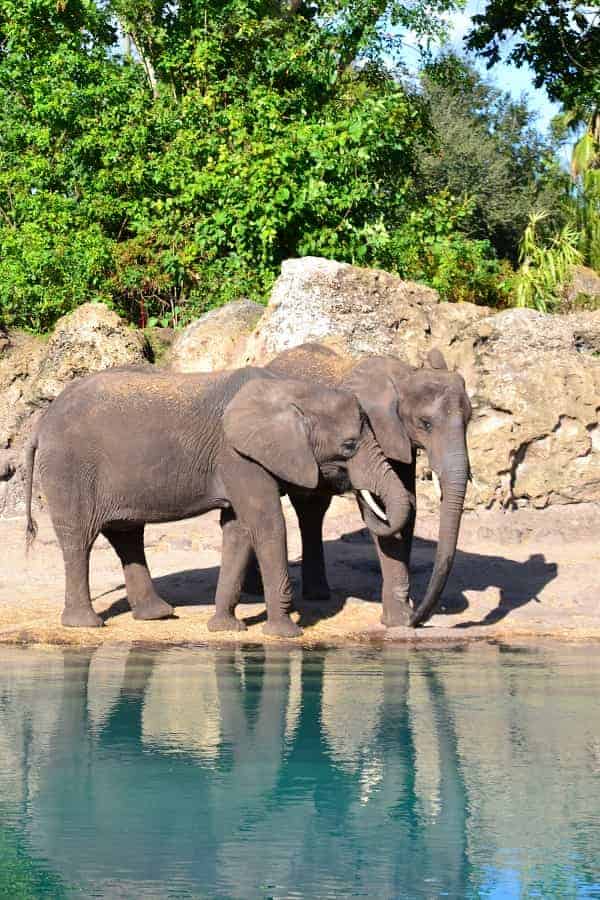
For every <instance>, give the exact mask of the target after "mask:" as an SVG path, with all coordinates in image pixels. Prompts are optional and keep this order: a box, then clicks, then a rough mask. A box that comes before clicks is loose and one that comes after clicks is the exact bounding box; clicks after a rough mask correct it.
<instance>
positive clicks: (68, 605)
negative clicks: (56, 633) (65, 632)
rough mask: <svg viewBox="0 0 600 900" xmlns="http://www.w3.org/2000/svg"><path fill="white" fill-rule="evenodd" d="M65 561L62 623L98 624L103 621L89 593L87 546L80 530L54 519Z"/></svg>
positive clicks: (67, 624)
mask: <svg viewBox="0 0 600 900" xmlns="http://www.w3.org/2000/svg"><path fill="white" fill-rule="evenodd" d="M55 530H56V535H57V537H58V542H59V544H60V547H61V550H62V554H63V560H64V563H65V608H64V610H63V613H62V616H61V623H62V624H63V625H66V626H69V627H72V628H99V627H101V626H102V625H103V624H104V622H103V621H102V619H101V618H100V616H98V615H97V614H96V613H95V612H94V609H93V607H92V598H91V596H90V550H91V548H92V543H93V541H90V542H87V543H84V542H83V541H82V539H81V535H80V534H79V533H74V532H72V531H71V529H69V528H68V527H66V526H62V525H60V524H57V523H55Z"/></svg>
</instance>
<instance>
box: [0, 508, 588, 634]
mask: <svg viewBox="0 0 600 900" xmlns="http://www.w3.org/2000/svg"><path fill="white" fill-rule="evenodd" d="M286 516H287V519H288V530H289V545H290V559H291V560H292V568H291V571H292V575H293V578H294V582H295V586H296V588H297V587H298V583H299V571H300V570H299V566H298V564H297V559H298V555H299V535H298V529H297V526H296V523H295V520H294V517H293V513H291V510H290V509H289V508H286ZM38 522H39V526H40V528H39V535H38V539H37V541H36V544H35V545H34V548H33V550H32V551H31V553H30V555H29V558H26V557H25V548H24V539H23V534H24V520H23V519H22V518H12V519H3V520H0V547H1V548H2V553H1V560H0V644H2V643H3V644H45V645H62V646H65V645H68V646H73V647H78V646H98V645H100V644H121V643H128V644H130V643H133V644H135V645H136V646H140V647H148V648H149V647H165V646H201V645H207V644H211V645H215V644H221V645H225V644H231V643H243V644H263V643H269V644H272V643H273V642H276V643H277V644H280V645H282V646H283V645H286V644H288V645H292V643H293V646H306V647H317V646H343V645H353V644H362V645H364V644H366V643H368V644H370V645H377V644H379V643H386V644H388V643H389V642H394V643H399V644H408V645H410V646H414V647H420V646H427V647H431V646H436V645H439V646H448V645H450V644H456V643H464V642H470V641H482V640H500V641H503V642H504V641H510V640H513V639H514V640H519V641H521V640H535V639H536V638H537V639H541V638H544V639H546V638H557V639H561V640H568V641H582V640H586V641H596V640H598V641H600V603H599V602H598V601H599V600H600V596H599V595H600V588H599V585H600V505H598V504H581V505H577V506H560V507H559V506H556V507H550V508H549V509H546V510H529V509H524V510H515V511H513V512H498V511H494V512H477V513H467V514H465V517H464V521H463V528H462V532H461V538H460V540H459V550H458V552H457V558H456V563H455V566H454V570H453V573H452V576H451V579H450V581H449V584H448V587H447V588H446V591H445V594H444V602H443V608H442V610H440V612H439V613H438V614H437V615H436V616H434V618H433V619H432V620H431V622H430V623H428V624H427V626H425V627H424V628H420V629H417V630H416V631H415V630H412V629H408V628H393V629H387V630H386V629H384V628H383V626H382V625H381V624H380V623H379V617H380V614H381V606H380V603H379V602H378V597H379V590H380V578H379V572H378V565H377V562H376V557H375V551H374V548H373V545H372V543H371V541H370V538H369V537H368V535H367V534H366V532H365V531H364V529H363V528H362V522H361V519H360V516H359V515H358V512H357V510H356V507H355V504H354V502H353V501H352V500H350V499H347V498H336V500H335V501H334V503H333V505H332V510H331V513H330V514H329V516H328V517H327V519H326V526H325V542H326V545H325V546H326V554H327V560H328V571H329V579H330V584H331V587H332V600H331V603H330V604H329V605H328V606H327V608H321V609H319V610H318V611H317V613H316V614H314V613H313V612H312V611H311V610H310V609H309V608H308V607H307V608H303V606H302V604H301V602H300V601H298V607H299V609H300V614H298V613H295V614H294V616H295V618H298V617H299V618H300V621H301V624H302V625H303V626H304V635H303V636H302V637H301V638H298V639H296V640H294V641H293V642H291V641H287V642H284V641H281V640H279V639H277V638H271V637H268V636H266V635H263V633H262V624H263V622H264V618H265V616H264V603H263V602H262V600H261V599H260V598H257V597H250V596H246V597H245V598H244V601H243V602H242V603H241V604H240V607H239V608H238V613H237V614H238V617H239V618H242V619H244V621H245V622H246V624H247V625H248V630H247V631H245V632H227V633H218V634H212V633H211V632H209V631H208V629H207V627H206V622H207V621H208V619H209V618H210V616H211V615H212V613H213V605H212V603H213V598H214V592H215V586H216V581H217V575H218V567H219V564H220V529H219V525H218V514H216V513H214V514H213V513H211V514H209V515H207V516H203V517H201V518H198V519H192V520H188V521H185V522H174V523H170V524H167V525H153V526H149V527H148V529H147V535H146V546H147V555H148V560H149V564H150V567H151V571H152V574H153V577H154V579H155V583H156V586H157V588H158V591H159V593H161V594H162V596H164V597H165V599H167V600H169V601H170V602H172V603H173V604H174V606H175V608H176V609H175V611H176V618H172V619H168V620H165V621H161V622H136V621H135V620H134V619H133V618H132V616H131V613H130V611H129V606H128V604H127V600H126V596H125V592H124V587H123V576H122V571H121V569H120V566H119V563H118V560H117V558H116V556H115V555H114V553H113V551H112V550H111V548H110V547H109V546H108V545H107V544H106V542H105V541H104V540H103V539H100V540H99V541H98V542H97V545H96V547H95V548H94V551H93V553H92V563H91V585H92V597H93V598H94V607H95V609H96V611H97V612H99V613H100V615H102V617H103V618H104V619H105V627H104V628H99V629H68V628H63V627H62V626H61V625H60V612H61V608H62V594H63V569H62V561H61V556H60V551H59V548H58V546H57V544H56V540H55V537H54V533H53V531H52V527H51V525H50V522H49V519H48V517H47V515H45V514H40V515H39V516H38ZM436 534H437V518H436V517H435V516H422V517H420V518H419V521H418V523H417V530H416V539H415V545H414V549H413V572H414V579H413V581H414V584H413V590H414V595H415V596H416V597H417V598H419V597H421V596H422V595H423V592H424V590H425V586H426V583H427V579H428V575H429V572H430V567H431V563H432V561H433V555H434V553H435V540H436ZM296 593H298V591H296Z"/></svg>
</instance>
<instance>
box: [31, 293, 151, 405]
mask: <svg viewBox="0 0 600 900" xmlns="http://www.w3.org/2000/svg"><path fill="white" fill-rule="evenodd" d="M145 361H146V348H145V340H144V337H143V335H142V334H141V333H140V332H139V331H134V330H133V329H131V328H128V327H127V325H126V324H125V322H124V321H123V320H122V319H120V318H119V316H118V315H117V314H116V313H115V312H113V311H112V310H110V309H108V307H106V306H104V304H102V303H85V304H84V305H83V306H80V307H78V308H77V309H76V310H74V312H72V313H69V314H68V315H66V316H63V318H62V319H59V320H58V322H57V323H56V328H55V329H54V332H53V334H52V335H51V337H50V339H49V341H48V344H47V348H46V352H45V353H44V355H43V357H42V360H41V364H40V368H39V370H38V373H37V375H36V377H35V378H34V381H33V383H32V385H31V388H30V393H29V402H30V403H32V404H38V405H39V404H44V403H47V402H49V401H50V400H54V398H55V397H57V396H58V395H59V394H60V392H61V391H62V389H63V388H64V386H65V385H66V384H67V383H68V382H69V381H71V380H72V379H73V378H78V377H80V376H82V375H87V374H88V373H89V372H98V371H100V370H101V369H110V368H112V367H115V366H130V365H134V364H136V363H143V362H145Z"/></svg>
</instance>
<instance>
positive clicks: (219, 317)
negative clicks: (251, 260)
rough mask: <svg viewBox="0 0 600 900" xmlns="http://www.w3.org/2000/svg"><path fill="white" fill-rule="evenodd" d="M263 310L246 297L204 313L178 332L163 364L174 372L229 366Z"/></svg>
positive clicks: (198, 370)
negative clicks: (165, 363) (165, 362)
mask: <svg viewBox="0 0 600 900" xmlns="http://www.w3.org/2000/svg"><path fill="white" fill-rule="evenodd" d="M263 313H264V306H261V305H260V303H254V302H253V301H252V300H246V299H243V300H235V301H233V303H228V304H227V305H226V306H222V307H220V308H219V309H213V310H212V311H211V312H208V313H205V315H203V316H201V317H200V318H199V319H197V320H196V321H195V322H192V324H191V325H188V326H187V328H184V329H183V331H180V332H179V334H178V335H177V337H176V338H175V341H174V343H173V346H172V347H171V351H170V353H169V356H168V361H167V364H168V365H169V367H170V368H171V369H173V370H174V371H175V372H213V371H215V370H217V369H227V368H229V367H230V366H231V365H232V364H233V362H234V360H236V359H237V358H238V357H239V356H240V354H243V351H244V348H245V344H246V341H247V339H248V336H249V335H250V332H251V331H252V330H253V328H254V327H255V326H256V323H257V322H258V320H259V319H260V317H261V316H262V314H263Z"/></svg>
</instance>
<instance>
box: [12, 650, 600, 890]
mask: <svg viewBox="0 0 600 900" xmlns="http://www.w3.org/2000/svg"><path fill="white" fill-rule="evenodd" d="M599 701H600V648H597V647H595V646H588V647H577V646H567V645H564V646H561V645H548V646H537V647H533V648H530V647H523V648H518V647H501V646H492V645H489V646H488V645H486V646H470V647H463V648H461V649H446V650H442V651H433V650H431V651H425V650H418V651H416V650H412V651H408V650H403V649H394V648H389V649H383V650H381V649H365V650H361V649H357V650H327V651H303V650H301V649H296V650H291V651H287V650H282V649H278V648H273V649H271V648H266V649H263V648H256V647H254V648H250V647H248V648H237V649H221V648H218V649H216V648H213V649H194V650H192V649H177V650H164V651H156V652H140V651H135V650H130V649H128V648H126V647H124V648H123V649H115V648H111V649H107V648H106V649H105V648H100V649H98V650H90V651H69V650H43V649H19V648H3V649H1V650H0V897H2V898H4V897H9V898H13V897H15V898H22V897H32V898H34V897H53V898H60V897H72V896H75V897H107V898H125V897H131V898H139V897H144V898H146V897H150V898H152V897H210V898H221V897H222V898H244V900H245V898H253V897H278V898H296V897H298V898H299V897H310V898H328V897H336V898H346V897H377V898H388V897H389V898H392V897H394V898H395V897H407V898H433V897H441V896H445V897H456V898H463V897H489V898H504V897H582V898H583V897H585V898H588V897H599V898H600V702H599Z"/></svg>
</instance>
